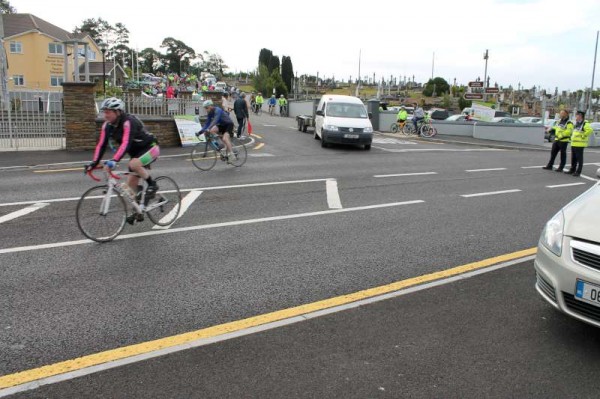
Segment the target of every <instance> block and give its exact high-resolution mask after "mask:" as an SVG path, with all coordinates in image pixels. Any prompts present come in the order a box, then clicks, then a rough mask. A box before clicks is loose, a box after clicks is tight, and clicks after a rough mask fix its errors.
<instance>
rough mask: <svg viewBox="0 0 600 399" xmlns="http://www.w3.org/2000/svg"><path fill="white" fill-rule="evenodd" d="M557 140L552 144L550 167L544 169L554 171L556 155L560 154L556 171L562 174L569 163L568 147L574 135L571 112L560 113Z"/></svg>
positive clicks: (556, 132) (555, 128) (563, 111)
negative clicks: (570, 118) (570, 117)
mask: <svg viewBox="0 0 600 399" xmlns="http://www.w3.org/2000/svg"><path fill="white" fill-rule="evenodd" d="M554 132H555V139H554V143H552V151H551V152H550V161H549V162H548V165H546V166H544V167H543V168H542V169H546V170H552V167H553V166H554V160H555V159H556V155H558V153H559V152H560V164H559V165H558V168H557V169H556V171H557V172H562V171H563V169H564V167H565V164H566V163H567V147H568V146H569V141H570V140H571V134H572V133H573V122H571V121H570V120H569V112H568V111H567V110H564V109H563V110H562V111H560V121H559V122H558V123H557V124H556V126H554Z"/></svg>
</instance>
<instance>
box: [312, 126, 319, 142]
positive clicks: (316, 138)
mask: <svg viewBox="0 0 600 399" xmlns="http://www.w3.org/2000/svg"><path fill="white" fill-rule="evenodd" d="M313 137H314V138H315V140H319V136H318V135H317V128H315V134H314V136H313Z"/></svg>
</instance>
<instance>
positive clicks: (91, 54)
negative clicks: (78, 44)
mask: <svg viewBox="0 0 600 399" xmlns="http://www.w3.org/2000/svg"><path fill="white" fill-rule="evenodd" d="M78 54H79V56H80V57H85V49H83V48H79V50H78ZM88 59H90V60H95V59H96V53H94V52H93V51H92V50H89V49H88Z"/></svg>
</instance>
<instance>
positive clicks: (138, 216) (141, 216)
mask: <svg viewBox="0 0 600 399" xmlns="http://www.w3.org/2000/svg"><path fill="white" fill-rule="evenodd" d="M135 220H136V221H138V222H143V221H144V214H143V213H136V214H135Z"/></svg>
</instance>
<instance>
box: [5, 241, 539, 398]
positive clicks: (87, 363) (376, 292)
mask: <svg viewBox="0 0 600 399" xmlns="http://www.w3.org/2000/svg"><path fill="white" fill-rule="evenodd" d="M536 252H537V248H529V249H525V250H522V251H518V252H513V253H509V254H504V255H500V256H496V257H494V258H489V259H484V260H481V261H478V262H473V263H468V264H466V265H462V266H457V267H453V268H451V269H446V270H441V271H439V272H434V273H430V274H425V275H422V276H417V277H413V278H409V279H407V280H402V281H397V282H395V283H391V284H388V285H383V286H380V287H374V288H369V289H366V290H363V291H358V292H355V293H352V294H347V295H341V296H338V297H334V298H329V299H324V300H322V301H317V302H313V303H308V304H305V305H300V306H296V307H293V308H289V309H283V310H278V311H275V312H271V313H266V314H262V315H258V316H254V317H249V318H247V319H243V320H237V321H232V322H229V323H225V324H220V325H216V326H212V327H208V328H204V329H201V330H197V331H192V332H188V333H183V334H179V335H174V336H171V337H166V338H160V339H157V340H154V341H148V342H143V343H140V344H134V345H129V346H125V347H122V348H117V349H112V350H108V351H105V352H99V353H94V354H92V355H87V356H82V357H79V358H77V359H71V360H66V361H63V362H59V363H55V364H50V365H47V366H42V367H39V368H36V369H31V370H25V371H21V372H18V373H14V374H8V375H5V376H2V377H0V389H3V388H10V387H13V386H16V385H21V384H25V383H28V382H32V381H36V380H40V379H42V378H47V377H51V376H55V375H59V374H63V373H67V372H71V371H75V370H81V369H84V368H87V367H92V366H96V365H99V364H103V363H107V362H111V361H115V360H119V359H124V358H127V357H131V356H135V355H140V354H144V353H149V352H153V351H157V350H159V349H164V348H170V347H174V346H178V345H182V344H185V343H188V342H192V341H196V340H199V339H206V338H212V337H216V336H219V335H223V334H227V333H232V332H236V331H240V330H245V329H248V328H250V327H256V326H260V325H263V324H267V323H272V322H275V321H279V320H284V319H289V318H291V317H296V316H300V315H303V314H307V313H313V312H316V311H319V310H324V309H328V308H332V307H336V306H341V305H345V304H348V303H352V302H356V301H360V300H364V299H368V298H371V297H376V296H380V295H383V294H387V293H389V292H394V291H399V290H401V289H405V288H408V287H411V286H415V285H420V284H424V283H428V282H431V281H435V280H440V279H442V278H447V277H451V276H455V275H458V274H463V273H467V272H470V271H473V270H477V269H483V268H485V267H489V266H492V265H495V264H499V263H503V262H508V261H511V260H515V259H519V258H524V257H526V256H530V255H534V254H535V253H536Z"/></svg>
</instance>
